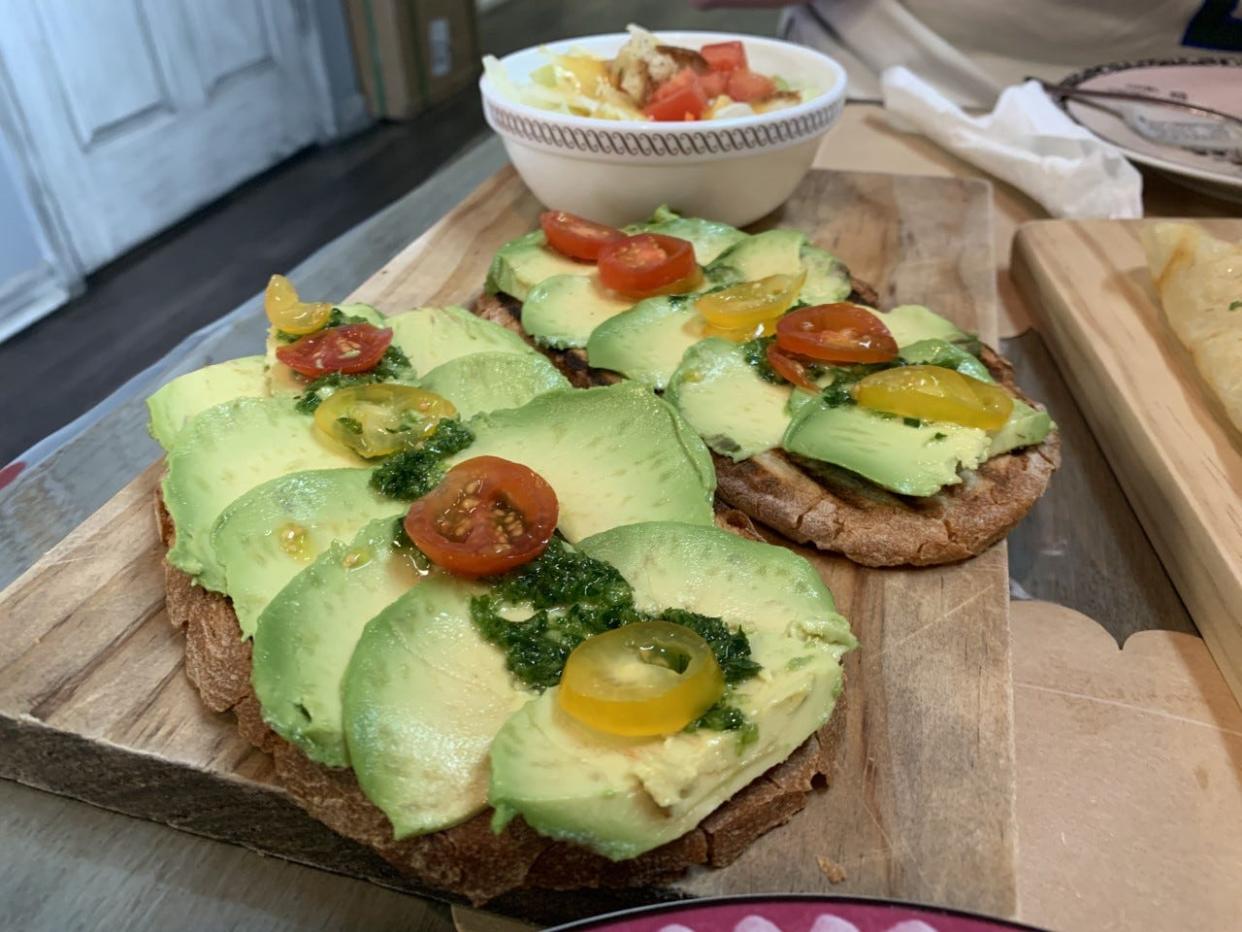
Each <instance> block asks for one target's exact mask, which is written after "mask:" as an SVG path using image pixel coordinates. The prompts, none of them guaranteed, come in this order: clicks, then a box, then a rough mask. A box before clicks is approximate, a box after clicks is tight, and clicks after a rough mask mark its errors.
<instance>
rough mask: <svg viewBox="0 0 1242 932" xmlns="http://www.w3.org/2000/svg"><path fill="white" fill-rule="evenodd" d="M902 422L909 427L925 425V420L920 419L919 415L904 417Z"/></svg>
mask: <svg viewBox="0 0 1242 932" xmlns="http://www.w3.org/2000/svg"><path fill="white" fill-rule="evenodd" d="M901 423H903V424H905V425H906V426H907V427H922V426H923V422H922V421H920V420H919V419H918V418H917V417H903V418H902V419H901Z"/></svg>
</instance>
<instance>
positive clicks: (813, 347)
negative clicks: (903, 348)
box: [776, 304, 897, 362]
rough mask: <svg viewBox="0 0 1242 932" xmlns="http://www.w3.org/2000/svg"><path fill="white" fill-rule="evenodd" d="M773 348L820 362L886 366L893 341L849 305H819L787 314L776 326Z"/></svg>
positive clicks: (865, 314)
mask: <svg viewBox="0 0 1242 932" xmlns="http://www.w3.org/2000/svg"><path fill="white" fill-rule="evenodd" d="M776 344H777V346H779V347H780V348H781V349H782V350H783V351H784V352H786V353H796V354H797V355H799V356H806V357H808V358H809V359H816V360H820V361H822V362H888V361H889V360H891V359H896V358H897V341H896V340H894V339H893V335H892V334H891V333H889V332H888V327H886V326H884V322H883V321H882V320H880V319H879V318H878V317H876V316H875V315H874V314H872V313H870V312H868V311H865V310H863V309H862V308H861V307H857V306H856V305H853V304H820V305H817V306H815V307H803V308H799V309H798V310H796V311H790V312H789V313H788V314H786V315H785V316H784V317H782V318H781V319H780V321H778V322H777V324H776Z"/></svg>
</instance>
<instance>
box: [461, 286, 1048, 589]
mask: <svg viewBox="0 0 1242 932" xmlns="http://www.w3.org/2000/svg"><path fill="white" fill-rule="evenodd" d="M853 285H854V294H853V295H851V299H857V300H859V301H861V302H862V303H867V304H872V305H874V304H875V291H874V289H872V288H871V287H870V286H869V285H867V284H865V283H863V282H859V281H857V280H855V281H854V282H853ZM474 312H475V313H476V314H477V315H478V316H480V317H483V318H484V319H486V320H490V321H492V322H493V323H497V324H500V325H501V326H503V327H505V328H506V329H508V330H511V331H512V332H514V333H516V334H518V335H519V336H521V337H522V338H523V339H525V340H526V341H527V342H528V343H531V345H532V346H533V345H535V344H534V342H533V341H532V340H531V339H530V337H529V336H528V335H527V334H526V332H525V331H524V330H522V324H521V313H522V307H521V304H519V303H518V302H516V301H514V300H513V299H511V298H508V297H505V296H498V295H483V296H482V297H481V298H479V299H478V301H476V302H475V306H474ZM543 351H544V352H545V354H546V355H547V356H548V357H549V358H550V359H551V360H552V362H553V363H555V364H556V365H557V366H558V367H559V368H560V369H561V371H562V372H564V373H565V375H566V377H567V378H569V380H570V382H572V383H573V384H574V385H576V386H578V387H580V388H581V387H586V386H589V385H602V384H610V383H612V382H615V381H617V380H618V376H617V374H616V373H615V372H608V371H606V370H602V369H592V368H591V367H590V366H589V365H588V364H587V360H586V354H585V353H584V352H583V351H582V350H556V351H553V350H546V349H545V350H543ZM981 358H982V361H983V363H984V364H985V365H986V366H987V367H988V369H989V370H990V371H991V372H992V375H993V376H994V377H995V378H996V380H997V381H998V382H1000V383H1001V384H1003V385H1004V386H1005V387H1006V388H1008V389H1009V390H1010V391H1012V392H1013V393H1014V394H1015V395H1017V396H1018V397H1019V398H1022V399H1023V400H1024V401H1027V402H1028V403H1029V404H1032V405H1034V406H1035V407H1042V406H1041V405H1039V404H1038V403H1037V402H1034V401H1032V400H1031V399H1029V398H1026V396H1024V395H1023V394H1022V392H1021V390H1020V389H1019V388H1018V386H1017V385H1016V383H1015V382H1014V378H1013V366H1012V365H1011V364H1010V363H1009V361H1008V360H1007V359H1005V358H1004V357H1003V356H1001V355H1000V354H999V353H997V352H996V351H995V350H993V349H991V348H990V347H986V346H985V347H984V348H983V353H982V356H981ZM712 459H713V461H714V462H715V464H716V495H717V498H718V500H720V501H723V502H725V503H726V504H728V505H730V506H732V507H733V508H736V509H738V510H740V511H741V512H743V513H745V514H747V515H749V516H750V517H751V518H754V519H755V520H756V521H760V522H762V523H763V524H765V525H767V526H768V527H770V528H772V529H773V530H774V531H777V532H779V533H780V534H782V535H784V536H785V537H787V538H789V539H790V540H793V541H796V542H798V543H800V544H811V545H812V546H814V547H817V548H818V549H820V550H830V551H833V552H836V553H841V554H844V555H845V556H847V557H849V558H850V559H851V560H853V561H854V562H855V563H861V564H863V565H864V566H901V565H912V566H932V565H936V564H942V563H954V562H957V561H959V560H965V559H968V558H970V557H973V556H977V555H978V554H980V553H982V552H983V551H984V550H986V549H987V548H988V547H990V546H992V544H994V543H996V542H997V541H998V540H1000V539H1001V538H1003V537H1004V536H1005V535H1006V534H1008V533H1009V532H1010V531H1011V530H1012V529H1013V527H1014V525H1016V524H1017V523H1018V522H1019V521H1021V520H1022V519H1023V518H1024V517H1026V514H1027V512H1028V511H1030V510H1031V508H1032V506H1034V504H1035V502H1036V501H1038V500H1039V497H1040V496H1041V495H1043V494H1044V490H1045V489H1047V487H1048V482H1049V481H1050V480H1051V478H1052V474H1053V473H1054V472H1055V471H1056V469H1057V467H1058V466H1059V465H1060V463H1061V438H1060V435H1059V434H1058V433H1057V432H1056V431H1053V432H1052V433H1051V434H1049V435H1048V437H1047V439H1045V440H1044V442H1043V443H1041V444H1040V445H1038V446H1035V447H1027V448H1025V449H1022V450H1017V451H1015V452H1013V453H1007V454H1004V455H1002V456H998V457H995V458H993V459H991V460H988V461H987V462H986V463H984V464H983V465H982V466H981V467H979V469H977V470H975V471H974V472H973V473H971V474H969V475H968V478H967V480H966V481H963V482H962V483H961V484H959V485H955V486H951V487H949V488H947V489H944V490H942V491H941V492H939V493H938V494H936V495H933V496H930V497H927V498H912V497H909V496H902V495H895V494H893V493H891V492H888V491H887V490H885V489H882V488H880V487H879V486H877V485H874V484H872V483H869V482H866V481H864V480H861V479H860V478H859V477H857V476H853V475H852V474H849V473H847V472H845V471H844V470H836V469H832V468H823V467H822V466H813V465H812V464H809V463H808V462H806V461H801V462H800V461H799V460H798V458H797V457H793V456H790V455H789V454H787V453H785V452H783V451H781V450H771V451H768V452H766V453H760V454H758V455H756V456H752V457H750V458H749V459H745V460H742V461H741V462H739V463H735V462H733V461H732V460H730V459H728V458H727V457H723V456H719V455H717V454H712Z"/></svg>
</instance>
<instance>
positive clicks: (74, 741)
mask: <svg viewBox="0 0 1242 932" xmlns="http://www.w3.org/2000/svg"><path fill="white" fill-rule="evenodd" d="M989 198H990V194H989V189H988V186H987V185H986V184H984V183H981V182H976V181H960V180H955V179H931V178H909V177H900V176H886V175H866V174H835V173H827V172H817V173H813V174H812V175H810V176H808V178H807V179H806V181H805V182H804V183H803V185H802V187H801V188H800V189H799V190H798V192H797V193H796V194H795V196H794V198H793V199H792V200H791V201H790V203H789V204H788V205H787V206H786V208H785V209H784V211H783V214H782V215H781V216H779V217H775V218H771V220H770V221H769V223H782V224H788V225H791V226H797V227H799V228H801V229H805V230H808V231H810V232H812V233H813V235H814V238H815V239H816V240H817V241H819V242H820V243H821V244H822V245H825V246H827V247H829V248H831V249H835V250H836V251H837V252H838V253H839V254H840V255H841V256H842V258H843V259H845V260H846V261H847V262H848V263H849V264H850V265H851V267H852V268H853V269H854V271H855V272H856V274H858V275H859V276H860V277H862V278H866V279H869V280H871V281H873V282H875V283H876V284H877V285H878V286H880V289H881V292H882V295H883V303H885V304H890V303H899V302H905V301H923V302H925V303H928V304H931V305H932V306H933V307H935V308H936V309H937V310H939V311H941V312H943V313H945V314H947V315H948V316H950V317H952V318H954V319H955V320H956V321H957V322H958V323H959V324H960V325H962V326H964V327H967V328H969V329H973V330H977V331H979V332H980V333H981V334H982V335H983V337H984V338H985V339H989V340H991V339H994V335H995V317H994V305H995V287H994V270H993V254H992V234H991V229H990V224H989ZM537 210H538V207H537V204H536V203H535V201H534V199H533V198H532V197H531V196H530V195H529V193H528V192H527V191H526V190H525V188H524V187H523V186H522V185H521V184H520V182H518V181H517V179H516V176H515V175H514V174H513V173H512V172H511V171H505V172H502V173H500V174H499V175H497V176H496V177H495V178H493V179H492V180H490V181H488V182H486V183H485V184H484V185H483V186H482V187H481V188H480V189H479V190H477V191H476V192H475V193H474V194H473V195H471V196H470V198H468V199H467V200H466V201H465V202H464V203H463V204H462V206H461V207H460V208H459V209H457V210H455V211H454V212H453V213H451V214H449V215H448V216H447V217H445V218H444V220H442V221H441V222H440V223H438V224H437V225H436V226H435V227H433V228H432V229H431V230H430V231H429V232H428V233H427V234H425V235H424V236H423V237H421V238H420V239H419V240H417V241H416V242H414V243H413V244H411V245H410V246H409V247H408V248H407V249H406V250H404V251H403V252H402V253H401V254H400V255H398V256H397V257H396V258H395V259H393V260H392V261H391V262H390V263H389V264H388V265H386V266H385V267H384V268H383V269H381V270H380V271H379V272H378V273H376V274H375V275H374V276H373V277H372V278H371V279H370V280H369V281H368V282H367V283H365V284H364V285H363V286H362V287H361V288H360V289H359V290H358V291H357V292H356V293H355V294H354V295H353V296H352V299H353V300H362V301H370V302H372V303H374V304H376V305H377V306H379V307H380V308H381V309H382V310H385V311H388V312H396V311H401V310H405V309H407V308H409V307H412V306H416V305H418V304H435V303H445V302H452V301H459V302H460V301H466V300H468V299H470V298H471V297H472V296H473V295H474V294H475V293H476V292H477V289H478V287H479V285H480V283H481V282H482V279H483V276H484V272H485V269H486V266H487V264H488V262H489V261H490V259H491V256H492V253H493V252H494V251H495V249H496V247H497V246H498V245H499V244H500V243H502V242H503V241H505V240H506V239H508V238H510V237H512V236H515V235H517V234H519V233H522V232H524V231H526V230H527V229H529V228H530V226H531V225H532V223H533V221H534V217H535V214H536V212H537ZM157 468H158V467H153V468H152V469H151V470H148V471H147V472H146V473H144V474H143V475H141V476H140V477H138V478H137V479H136V480H135V481H134V482H133V483H132V484H131V485H130V486H129V487H128V488H126V489H125V490H124V491H123V492H122V493H120V494H119V495H118V496H117V497H116V498H115V499H114V500H113V501H112V502H110V503H109V504H108V505H107V506H105V507H104V508H103V509H102V510H101V511H100V512H99V513H97V514H96V515H95V516H94V517H92V518H91V519H90V520H89V521H87V522H86V524H84V525H83V526H82V527H80V528H79V529H78V530H77V531H76V532H75V533H74V534H73V535H71V537H70V538H68V539H67V540H66V541H65V542H63V543H62V544H60V545H58V546H57V547H56V548H54V549H53V550H52V551H51V552H49V553H48V554H47V556H46V557H45V558H44V559H43V560H42V561H40V562H39V563H38V564H37V565H36V566H34V567H33V568H32V569H31V570H30V571H29V572H28V573H26V574H25V575H24V576H23V577H21V578H20V579H19V580H18V581H17V582H15V583H14V584H13V586H12V587H10V588H9V589H8V590H6V591H5V592H4V593H3V594H2V595H0V634H2V635H3V636H2V637H0V740H4V741H5V742H6V754H5V755H3V756H2V757H0V773H3V775H5V776H9V777H13V778H16V779H18V780H20V781H22V782H25V783H29V784H31V785H35V786H40V787H44V788H47V789H51V790H53V791H56V792H62V793H66V794H69V795H73V796H77V797H79V798H83V799H87V800H89V801H91V802H95V803H97V804H100V805H103V806H106V807H108V808H113V809H117V810H120V811H124V812H129V813H132V814H136V815H140V816H143V817H146V818H151V819H155V820H159V821H164V822H168V823H170V824H172V825H175V826H177V827H179V828H182V829H185V830H188V831H192V832H196V833H199V834H204V835H208V836H211V837H218V838H226V839H229V840H233V841H237V842H239V843H241V844H245V845H248V846H251V847H254V848H256V849H259V850H263V851H268V852H271V853H275V854H279V855H282V856H284V857H288V858H291V859H293V860H298V861H302V862H305V863H310V864H316V865H320V866H324V867H327V868H329V869H332V870H337V871H340V872H343V873H348V874H352V875H355V876H360V877H366V878H370V879H375V880H378V881H380V882H383V883H388V884H392V885H397V886H400V885H401V881H400V879H399V878H396V877H394V876H393V875H392V873H391V871H389V870H388V869H387V868H386V867H385V866H383V865H382V864H380V863H379V862H378V859H377V858H374V857H372V856H370V855H369V852H367V851H365V850H363V849H360V848H358V847H357V846H355V845H351V844H350V843H348V842H345V841H344V840H342V839H339V838H337V837H336V836H335V835H332V833H330V832H328V831H327V830H326V829H324V828H322V827H321V826H318V825H317V824H316V823H314V822H313V821H312V820H310V819H309V818H307V817H305V816H303V815H302V814H301V813H300V812H299V811H297V810H296V809H295V808H294V807H293V806H292V804H291V803H290V802H289V800H288V799H287V798H286V797H285V796H284V795H283V793H281V791H280V790H279V788H277V787H275V786H273V785H272V783H271V768H270V763H269V762H268V760H267V759H266V758H265V757H264V756H263V755H262V754H259V753H257V752H255V751H253V750H251V749H250V748H249V746H248V745H246V743H245V742H244V741H243V740H242V739H241V738H240V737H239V736H238V735H237V734H236V732H235V730H234V727H233V724H232V722H231V720H230V719H228V718H227V717H223V716H215V715H212V714H210V713H208V712H207V711H205V710H204V709H203V708H202V707H201V706H200V705H199V703H198V700H197V697H196V696H195V695H194V693H193V690H192V688H191V687H190V685H189V683H188V682H187V681H186V680H185V677H184V673H183V670H182V659H181V654H182V646H181V635H180V634H179V633H177V632H174V631H173V630H172V628H171V626H170V625H169V624H168V622H167V618H166V616H165V614H164V610H163V593H162V588H161V585H162V573H161V571H160V564H159V552H158V541H157V538H156V534H155V528H154V523H153V520H152V517H151V515H150V511H149V508H150V506H149V500H150V492H151V489H152V488H153V486H154V484H155V481H156V475H157ZM808 555H809V556H811V558H812V559H813V560H814V561H815V563H816V564H817V566H818V567H819V568H820V569H821V571H822V573H823V575H824V577H825V579H826V580H827V582H828V583H829V585H830V586H831V587H832V589H833V591H834V593H835V594H836V596H837V598H838V602H839V604H840V607H841V609H842V611H844V612H845V613H846V614H847V615H848V616H849V618H850V619H851V622H852V623H853V625H854V627H855V631H856V633H857V634H858V635H859V638H860V639H861V641H862V643H863V647H862V648H861V649H860V650H859V651H857V652H855V653H854V654H852V655H851V656H850V658H849V661H848V676H849V683H850V686H849V689H850V701H849V704H848V710H849V711H848V720H847V731H848V736H847V740H846V742H845V745H844V749H843V752H842V758H841V761H840V770H839V776H838V778H837V780H836V781H835V783H834V785H833V786H832V787H831V788H830V789H828V790H827V791H825V792H821V793H817V794H815V795H814V796H813V798H812V799H811V801H810V803H809V805H808V807H807V810H806V811H805V812H804V813H802V814H801V815H800V816H798V817H796V818H795V819H794V820H793V821H792V822H791V823H789V824H788V825H786V826H784V827H782V828H780V829H777V830H775V831H774V832H772V833H771V834H769V835H767V836H765V837H764V838H762V839H761V840H760V841H759V842H758V843H757V844H755V845H754V846H752V848H751V849H749V850H748V851H747V852H746V853H745V854H744V855H743V857H742V858H741V860H739V861H738V862H737V863H736V864H734V865H733V866H731V867H730V868H727V869H725V870H722V871H714V872H713V871H699V872H695V873H692V874H691V875H690V876H688V877H687V878H686V879H685V880H684V881H682V882H680V883H678V884H677V885H675V886H674V887H672V888H668V889H664V890H643V891H632V892H629V893H626V894H624V895H622V896H621V897H613V898H612V902H608V901H606V899H601V900H598V901H597V902H596V903H595V904H588V903H586V902H585V901H584V902H582V903H581V908H583V909H586V908H588V906H589V905H594V906H598V907H603V906H608V905H613V904H614V903H616V902H618V901H621V900H628V901H630V902H634V901H641V900H649V899H653V898H657V897H664V896H678V895H686V894H692V895H701V894H707V893H714V892H737V893H741V892H748V891H754V890H804V891H825V892H830V891H831V892H854V893H865V894H871V895H878V896H894V897H899V898H904V899H915V900H922V901H928V902H935V903H943V904H948V905H954V906H961V907H966V908H970V909H974V910H978V911H981V912H986V913H991V914H997V915H1011V914H1013V913H1014V911H1015V909H1016V893H1015V889H1016V886H1015V885H1016V881H1015V830H1014V771H1013V733H1012V679H1011V672H1010V657H1009V628H1008V614H1007V608H1008V605H1007V603H1008V598H1007V594H1008V588H1007V572H1006V565H1007V563H1006V553H1005V548H1004V545H1003V544H1002V545H1000V546H998V547H995V548H993V549H992V550H990V551H988V552H987V553H985V554H984V555H983V556H981V557H979V558H978V559H976V560H973V561H971V562H970V563H968V564H964V565H959V566H954V567H941V568H933V569H925V570H909V571H891V570H890V571H885V570H865V569H860V568H858V567H855V566H853V565H852V564H849V563H848V562H846V561H843V560H839V559H834V558H830V557H821V556H818V555H813V554H808ZM833 865H835V866H839V867H840V868H841V869H842V870H843V873H844V876H845V879H844V880H841V881H840V882H838V883H836V884H833V883H831V882H830V881H829V879H828V877H827V875H826V874H827V873H832V872H833V871H831V870H829V871H828V872H826V871H825V869H824V867H825V866H829V867H831V866H833ZM547 899H549V900H551V899H552V898H547Z"/></svg>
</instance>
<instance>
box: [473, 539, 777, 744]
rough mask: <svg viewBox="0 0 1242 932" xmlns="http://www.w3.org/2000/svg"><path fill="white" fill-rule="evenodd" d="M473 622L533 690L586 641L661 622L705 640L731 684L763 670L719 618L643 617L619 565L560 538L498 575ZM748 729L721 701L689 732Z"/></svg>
mask: <svg viewBox="0 0 1242 932" xmlns="http://www.w3.org/2000/svg"><path fill="white" fill-rule="evenodd" d="M528 608H529V610H530V614H529V615H528V616H527V617H525V618H523V619H521V620H518V621H515V620H513V619H512V618H511V617H510V616H511V615H512V614H513V611H514V610H515V609H516V610H518V611H526V610H527V609H528ZM470 617H471V619H472V620H473V621H474V624H475V626H476V627H477V628H478V630H479V633H480V634H482V635H483V637H484V638H485V639H486V640H488V641H490V642H491V643H492V644H495V645H496V646H497V647H499V648H500V649H501V650H503V651H504V652H505V661H506V664H507V665H508V668H509V670H510V671H511V672H512V673H513V674H514V676H516V677H517V678H518V679H519V680H520V681H521V682H522V683H524V684H525V685H527V686H530V687H533V688H535V689H541V690H542V689H547V688H548V687H550V686H555V685H556V684H557V683H559V682H560V680H561V674H562V673H563V672H564V669H565V662H566V661H567V660H568V659H569V655H570V654H571V653H572V652H573V650H574V648H575V647H577V646H578V645H579V644H581V643H582V642H583V641H585V640H586V639H587V638H589V637H591V636H593V635H596V634H603V633H604V632H605V631H610V630H612V629H614V628H619V627H621V626H622V625H627V624H630V623H632V622H635V621H654V620H657V619H659V620H663V621H668V622H672V623H673V624H679V625H684V626H686V627H687V628H690V629H691V630H692V631H694V632H695V633H696V634H698V635H699V636H700V637H702V638H703V639H704V640H705V641H707V643H708V644H709V645H710V646H711V649H712V653H713V654H714V655H715V657H716V662H717V663H719V664H720V669H721V671H722V672H723V673H724V677H725V682H726V683H727V684H729V685H733V684H735V683H740V682H742V681H744V680H747V679H749V678H750V677H752V676H754V675H756V674H757V673H758V672H759V670H760V669H761V667H760V665H759V663H758V662H756V661H755V660H753V659H752V658H751V655H750V641H749V639H748V638H747V637H746V634H745V633H744V632H742V631H741V630H738V631H730V630H729V627H728V625H726V624H725V623H724V622H723V621H722V620H721V619H719V618H711V617H708V616H706V615H700V614H697V613H696V612H687V611H683V610H681V609H666V610H665V611H663V612H656V613H645V612H640V611H639V610H638V609H637V608H635V606H634V591H633V590H632V589H631V588H630V585H629V583H627V582H626V581H625V579H624V578H623V577H622V576H621V574H620V573H618V572H617V570H616V568H615V567H613V566H611V565H610V564H608V563H605V562H603V561H601V560H596V559H594V558H592V557H589V556H587V555H586V554H584V553H580V552H579V551H577V550H574V549H573V548H571V547H570V546H569V545H567V544H566V543H565V542H564V541H563V540H561V539H560V538H559V537H557V538H553V540H552V543H551V544H549V545H548V549H547V550H545V551H544V552H543V554H541V555H540V556H539V557H538V558H537V559H535V560H532V561H531V562H530V563H528V564H526V565H525V566H522V567H519V568H518V569H516V570H513V571H512V572H511V573H507V574H506V575H504V576H501V577H498V578H497V579H496V580H495V581H494V584H493V587H492V590H491V591H490V592H489V593H488V594H486V595H480V596H475V597H474V598H473V599H471V600H470ZM745 725H746V717H745V715H743V714H742V713H741V712H740V711H739V710H737V709H733V708H731V707H726V706H725V705H724V704H723V700H722V701H721V703H717V705H716V706H713V707H712V709H710V710H708V712H707V713H705V714H704V715H703V717H702V718H700V719H699V720H698V721H696V722H694V723H693V724H691V725H690V726H689V728H690V729H691V730H693V729H695V728H713V729H718V730H725V731H732V730H736V729H740V728H743V727H745Z"/></svg>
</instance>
